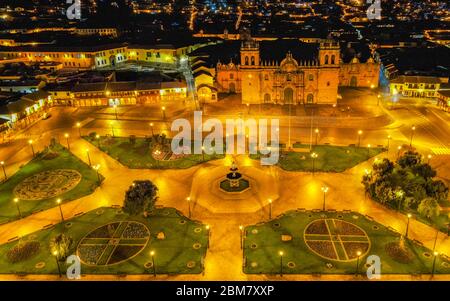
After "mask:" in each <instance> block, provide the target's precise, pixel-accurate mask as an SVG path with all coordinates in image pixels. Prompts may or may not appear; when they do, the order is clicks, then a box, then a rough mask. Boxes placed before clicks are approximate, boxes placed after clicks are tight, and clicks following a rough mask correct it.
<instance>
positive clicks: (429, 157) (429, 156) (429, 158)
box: [427, 155, 433, 165]
mask: <svg viewBox="0 0 450 301" xmlns="http://www.w3.org/2000/svg"><path fill="white" fill-rule="evenodd" d="M427 158H428V165H430V160H431V158H433V156H432V155H428V156H427Z"/></svg>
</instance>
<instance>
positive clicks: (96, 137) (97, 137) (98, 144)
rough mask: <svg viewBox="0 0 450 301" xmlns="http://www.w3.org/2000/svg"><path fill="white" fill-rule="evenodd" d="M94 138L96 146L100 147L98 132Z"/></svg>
mask: <svg viewBox="0 0 450 301" xmlns="http://www.w3.org/2000/svg"><path fill="white" fill-rule="evenodd" d="M95 139H97V146H98V147H99V148H100V147H101V145H100V135H99V134H97V135H95Z"/></svg>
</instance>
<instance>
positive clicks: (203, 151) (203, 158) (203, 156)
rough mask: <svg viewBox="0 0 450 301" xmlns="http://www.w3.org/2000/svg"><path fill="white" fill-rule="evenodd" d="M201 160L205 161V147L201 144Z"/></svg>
mask: <svg viewBox="0 0 450 301" xmlns="http://www.w3.org/2000/svg"><path fill="white" fill-rule="evenodd" d="M202 161H205V147H204V146H203V145H202Z"/></svg>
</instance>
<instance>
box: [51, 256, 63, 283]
mask: <svg viewBox="0 0 450 301" xmlns="http://www.w3.org/2000/svg"><path fill="white" fill-rule="evenodd" d="M53 256H55V260H56V266H57V267H58V274H59V277H60V278H61V277H62V274H61V268H60V267H59V260H58V251H53Z"/></svg>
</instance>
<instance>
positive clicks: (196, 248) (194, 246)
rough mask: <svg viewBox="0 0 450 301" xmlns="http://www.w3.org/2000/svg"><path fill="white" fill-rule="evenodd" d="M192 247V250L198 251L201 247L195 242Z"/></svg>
mask: <svg viewBox="0 0 450 301" xmlns="http://www.w3.org/2000/svg"><path fill="white" fill-rule="evenodd" d="M192 247H193V248H194V250H198V249H200V248H201V247H202V245H201V244H200V243H198V242H196V243H195V244H193V245H192Z"/></svg>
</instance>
